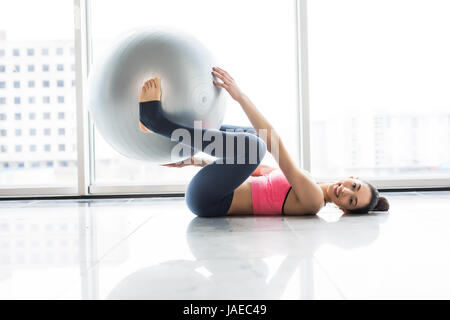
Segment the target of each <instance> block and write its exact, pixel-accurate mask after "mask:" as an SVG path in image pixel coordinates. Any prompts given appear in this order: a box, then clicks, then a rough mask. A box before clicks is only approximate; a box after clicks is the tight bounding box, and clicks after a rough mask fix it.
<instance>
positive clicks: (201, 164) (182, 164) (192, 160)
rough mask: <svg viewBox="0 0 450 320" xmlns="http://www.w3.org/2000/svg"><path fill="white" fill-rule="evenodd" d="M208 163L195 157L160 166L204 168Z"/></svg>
mask: <svg viewBox="0 0 450 320" xmlns="http://www.w3.org/2000/svg"><path fill="white" fill-rule="evenodd" d="M208 163H209V162H207V161H205V160H204V159H201V158H196V157H195V156H192V157H190V158H189V159H186V160H182V161H178V162H174V163H167V164H162V166H163V167H168V168H183V167H186V166H196V167H204V166H206V165H207V164H208Z"/></svg>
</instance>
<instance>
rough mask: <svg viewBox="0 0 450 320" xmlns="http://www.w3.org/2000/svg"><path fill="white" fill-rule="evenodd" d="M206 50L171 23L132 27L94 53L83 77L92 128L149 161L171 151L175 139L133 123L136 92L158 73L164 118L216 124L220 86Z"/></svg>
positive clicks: (222, 96)
mask: <svg viewBox="0 0 450 320" xmlns="http://www.w3.org/2000/svg"><path fill="white" fill-rule="evenodd" d="M216 65H218V64H217V62H216V60H215V59H214V57H213V56H212V54H211V52H210V51H209V50H208V49H207V48H206V47H205V46H204V45H203V44H202V43H201V42H200V41H199V40H197V39H196V38H194V37H193V36H191V35H189V34H187V33H185V32H183V31H180V30H175V29H173V28H167V27H151V28H150V27H146V28H137V29H133V30H131V31H129V32H127V33H125V34H123V35H122V36H120V37H119V38H118V39H117V41H115V42H114V44H113V45H112V46H110V47H109V48H107V49H105V50H104V51H103V52H101V53H100V54H98V53H97V52H96V53H95V62H94V64H93V66H92V67H91V70H90V73H89V77H88V88H87V91H88V108H89V111H90V113H91V116H92V118H93V119H94V124H95V127H96V129H98V131H99V132H100V134H101V135H102V136H103V138H104V139H105V140H106V141H107V142H108V143H109V144H110V145H111V146H112V147H113V148H114V149H115V150H116V151H117V152H119V153H120V154H122V155H124V156H126V157H129V158H133V159H137V160H144V161H150V162H153V163H169V162H173V161H180V160H183V159H184V158H186V154H185V155H184V157H181V156H180V155H175V156H174V155H172V149H173V148H174V147H175V146H176V144H177V142H174V141H171V140H170V139H169V138H166V137H163V136H161V135H158V134H156V133H145V132H142V131H141V130H140V128H139V95H140V93H141V88H142V85H143V84H144V82H145V81H147V80H148V79H149V78H153V77H155V76H158V77H160V78H161V89H162V90H161V91H162V97H161V103H162V107H163V111H164V113H165V115H166V116H167V118H168V119H169V120H172V121H175V122H177V123H182V124H185V125H188V126H191V127H192V126H194V121H195V120H202V121H203V122H202V126H203V128H214V129H218V128H219V127H220V125H221V123H222V121H223V118H224V115H225V106H226V92H225V90H221V88H220V87H218V86H215V85H214V83H213V80H214V77H213V75H212V74H211V72H212V67H213V66H216Z"/></svg>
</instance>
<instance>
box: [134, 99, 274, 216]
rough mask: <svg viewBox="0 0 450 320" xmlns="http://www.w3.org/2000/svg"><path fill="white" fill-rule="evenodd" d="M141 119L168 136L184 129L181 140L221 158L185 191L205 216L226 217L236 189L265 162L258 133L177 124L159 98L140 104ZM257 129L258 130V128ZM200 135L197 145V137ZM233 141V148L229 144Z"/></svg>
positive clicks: (194, 209) (191, 205) (197, 211)
mask: <svg viewBox="0 0 450 320" xmlns="http://www.w3.org/2000/svg"><path fill="white" fill-rule="evenodd" d="M139 112H140V121H141V122H142V123H143V124H144V125H145V126H146V127H147V128H149V129H150V130H152V131H153V132H155V133H158V134H161V135H163V136H165V137H168V138H172V132H173V131H174V130H176V129H185V130H187V132H189V135H190V139H189V138H188V139H187V141H186V136H184V137H182V138H183V139H180V140H179V142H180V143H182V144H184V145H186V146H189V147H192V146H194V148H195V149H196V150H197V151H202V152H205V153H208V154H210V155H212V156H215V157H218V159H217V160H216V161H214V162H212V163H210V164H208V165H207V166H205V167H203V168H202V169H201V170H200V171H199V172H198V173H197V174H196V175H195V176H194V177H193V179H192V181H191V182H190V183H189V186H188V188H187V191H186V201H187V204H188V207H189V208H190V209H191V211H192V212H194V213H195V214H197V215H199V216H202V217H215V216H224V215H225V214H226V213H227V211H228V209H229V207H230V205H231V201H232V199H233V194H234V190H235V189H236V188H237V187H239V186H240V185H241V184H242V183H243V182H244V181H245V180H246V179H247V178H248V177H249V176H250V175H251V174H252V172H253V171H254V170H255V169H256V168H257V167H258V165H259V163H260V162H261V161H262V159H263V157H264V155H265V152H266V145H265V143H264V141H263V140H262V139H260V138H259V137H258V136H257V135H255V134H252V133H248V132H227V131H221V130H215V129H198V128H194V127H189V126H185V125H182V124H178V123H175V122H173V121H170V120H169V119H167V118H166V117H165V116H164V114H163V112H162V107H161V102H160V101H157V100H153V101H147V102H140V103H139ZM255 132H256V131H255ZM199 135H200V137H201V143H199V144H198V145H196V144H195V143H194V137H196V136H199ZM205 136H207V137H214V143H216V142H217V144H216V145H217V146H219V147H220V146H221V147H222V150H220V148H219V150H220V151H221V152H216V151H217V150H216V149H215V148H214V149H212V148H208V146H209V145H210V144H211V142H210V141H209V140H208V139H205ZM230 142H231V143H232V148H231V149H230V148H229V146H228V148H227V144H229V143H230Z"/></svg>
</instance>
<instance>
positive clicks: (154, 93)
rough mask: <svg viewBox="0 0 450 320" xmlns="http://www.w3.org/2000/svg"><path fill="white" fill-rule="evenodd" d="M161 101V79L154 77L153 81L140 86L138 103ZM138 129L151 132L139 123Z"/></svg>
mask: <svg viewBox="0 0 450 320" xmlns="http://www.w3.org/2000/svg"><path fill="white" fill-rule="evenodd" d="M154 100H158V101H161V79H160V78H159V77H155V78H154V79H150V80H147V81H146V82H145V83H144V85H143V86H142V90H141V95H140V96H139V102H146V101H154ZM139 128H140V129H141V131H143V132H153V131H151V130H149V129H148V128H147V127H146V126H144V125H143V124H142V122H140V121H139Z"/></svg>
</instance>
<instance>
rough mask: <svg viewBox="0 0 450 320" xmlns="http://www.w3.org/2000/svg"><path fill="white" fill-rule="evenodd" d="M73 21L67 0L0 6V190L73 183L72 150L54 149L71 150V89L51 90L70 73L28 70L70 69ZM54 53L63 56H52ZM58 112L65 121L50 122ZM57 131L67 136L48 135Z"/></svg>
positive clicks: (20, 0) (12, 1)
mask: <svg viewBox="0 0 450 320" xmlns="http://www.w3.org/2000/svg"><path fill="white" fill-rule="evenodd" d="M24 8H26V10H25V9H24ZM73 15H74V14H73V1H70V0H64V1H54V0H42V1H33V0H3V1H1V2H0V51H1V52H2V54H1V55H0V65H2V66H4V69H5V71H4V72H2V73H1V75H0V83H4V86H0V96H1V97H2V101H3V102H4V103H1V104H0V113H1V114H4V117H5V119H1V120H0V128H1V129H2V132H4V133H5V135H1V136H0V145H2V146H3V148H2V149H1V150H0V187H2V188H5V187H9V188H14V187H16V188H20V187H23V186H38V187H42V186H61V185H68V186H75V185H76V183H77V161H76V159H77V154H76V150H72V148H60V147H59V148H58V147H57V146H58V145H61V144H63V145H64V144H68V145H72V144H76V134H75V133H74V130H72V129H74V128H76V118H75V99H74V96H75V95H74V88H72V87H69V88H57V86H56V84H57V81H59V80H60V79H61V74H63V73H64V78H67V79H74V76H75V73H74V72H73V71H64V72H59V73H58V75H57V78H56V77H55V76H56V75H54V74H53V73H49V72H44V70H41V69H40V68H36V69H34V66H35V65H36V66H40V65H47V66H50V69H53V70H56V67H57V65H58V64H63V63H65V64H69V63H74V61H75V59H74V55H72V54H71V53H70V50H69V49H70V48H73V47H74V36H73V35H74V25H73V20H74V19H73ZM59 47H61V48H67V50H65V51H63V52H62V55H58V56H57V48H59ZM44 48H45V50H48V49H50V50H49V51H48V54H47V55H44V54H43V51H42V50H44ZM30 71H34V72H30ZM21 83H22V85H21ZM34 83H36V84H37V85H36V86H35V85H34ZM26 84H27V85H26ZM57 95H58V96H59V95H61V96H65V97H66V99H65V103H64V104H57V103H56V96H57ZM35 97H36V98H35ZM50 97H52V99H51V100H50ZM53 97H54V98H53ZM50 101H51V102H50ZM63 109H64V111H65V112H67V113H68V114H70V116H68V117H67V118H66V119H61V120H59V119H55V118H56V117H54V116H53V115H54V114H56V113H57V112H58V111H60V110H63ZM31 115H33V116H31ZM36 115H37V119H36ZM50 115H52V116H50ZM47 127H48V129H46V128H47ZM60 127H62V128H67V129H68V130H67V132H69V133H70V135H69V134H68V135H66V136H63V137H60V136H57V135H56V134H54V133H53V134H50V130H51V131H53V132H54V131H56V128H60ZM44 132H46V134H44ZM47 133H48V134H47ZM72 133H73V134H72ZM47 146H53V147H52V148H50V147H47Z"/></svg>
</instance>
